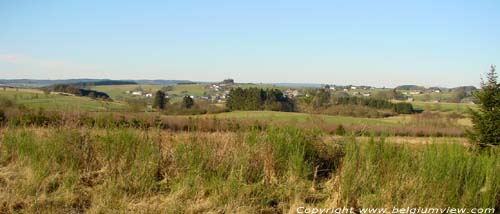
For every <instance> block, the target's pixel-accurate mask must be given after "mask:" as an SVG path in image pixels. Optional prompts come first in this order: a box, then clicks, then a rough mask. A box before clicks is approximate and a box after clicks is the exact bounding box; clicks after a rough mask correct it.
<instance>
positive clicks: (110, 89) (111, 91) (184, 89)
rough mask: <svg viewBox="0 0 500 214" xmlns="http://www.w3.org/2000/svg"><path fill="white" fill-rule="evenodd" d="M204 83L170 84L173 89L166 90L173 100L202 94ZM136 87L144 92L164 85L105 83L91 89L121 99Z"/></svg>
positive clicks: (128, 95) (158, 88)
mask: <svg viewBox="0 0 500 214" xmlns="http://www.w3.org/2000/svg"><path fill="white" fill-rule="evenodd" d="M206 86H207V85H206V84H181V85H172V87H173V90H172V91H168V92H167V94H168V95H169V96H171V97H173V98H174V101H177V100H179V99H180V98H179V97H183V96H188V95H189V96H190V95H193V96H202V95H203V93H204V92H205V87H206ZM138 87H140V88H142V89H143V90H144V91H145V92H150V93H153V94H154V93H155V92H156V91H158V90H160V89H161V88H163V87H164V85H105V86H94V87H92V89H93V90H96V91H102V92H104V93H107V94H108V95H109V96H110V97H111V98H112V99H116V100H122V99H124V98H127V97H133V96H134V95H131V94H127V93H125V92H126V91H134V90H135V89H137V88H138Z"/></svg>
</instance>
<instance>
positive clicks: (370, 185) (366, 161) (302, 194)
mask: <svg viewBox="0 0 500 214" xmlns="http://www.w3.org/2000/svg"><path fill="white" fill-rule="evenodd" d="M135 87H137V85H134V86H132V85H125V86H113V87H110V86H98V87H95V89H96V90H101V91H104V92H106V93H109V94H110V95H111V96H112V98H113V99H114V100H115V101H112V102H103V101H98V100H92V99H90V98H86V97H76V96H67V95H61V94H44V93H42V91H39V90H32V89H19V90H14V89H7V90H5V91H2V90H0V96H1V97H2V99H1V100H0V101H1V102H0V109H1V110H2V112H3V114H2V115H0V213H295V211H296V209H297V208H298V207H344V206H345V207H353V208H355V209H361V208H367V207H385V208H389V209H390V208H392V207H441V208H445V207H466V208H472V207H481V208H496V209H497V210H498V209H500V177H498V175H497V174H498V172H499V171H500V150H499V149H498V148H495V147H492V148H487V149H483V150H479V149H477V148H476V147H475V146H473V145H471V144H470V143H469V142H468V140H467V138H465V132H466V130H467V129H469V128H470V127H471V122H470V119H469V118H468V117H466V116H464V113H465V112H461V111H459V109H458V108H455V107H456V106H457V105H462V104H444V103H439V104H441V105H442V106H441V107H440V108H439V109H429V108H428V106H426V103H422V106H419V104H417V103H419V102H414V103H415V104H417V105H416V107H417V108H426V109H425V110H424V111H423V112H422V113H419V114H409V115H398V116H392V117H385V118H363V117H348V116H332V115H321V114H308V113H297V112H275V111H232V112H223V113H215V114H203V115H165V114H160V113H159V112H148V113H144V112H129V111H128V108H127V104H126V102H122V101H120V100H118V99H117V96H122V94H123V91H126V90H133V89H134V88H135ZM141 87H142V88H143V89H145V90H148V86H141ZM157 87H158V86H157ZM200 87H201V85H179V87H175V88H174V90H173V91H175V92H176V93H177V92H178V93H186V92H185V91H189V92H188V93H194V92H193V91H196V90H199V91H198V93H203V90H204V89H203V88H200ZM106 90H107V91H106ZM150 90H154V89H153V88H151V89H150ZM6 100H12V103H9V102H7V101H6ZM103 103H104V104H106V105H109V106H110V107H107V108H106V107H103V106H102V105H103ZM433 104H434V103H433ZM463 107H464V108H467V107H468V106H467V105H465V104H464V105H463ZM24 108H26V109H24ZM38 108H43V109H44V110H38ZM447 109H449V110H447Z"/></svg>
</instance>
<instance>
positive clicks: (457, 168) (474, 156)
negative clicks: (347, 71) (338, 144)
mask: <svg viewBox="0 0 500 214" xmlns="http://www.w3.org/2000/svg"><path fill="white" fill-rule="evenodd" d="M342 166H343V167H342V173H341V181H342V182H341V183H342V185H341V189H342V203H343V204H345V205H349V206H363V207H384V206H385V207H392V206H397V207H398V206H399V207H406V206H409V207H418V206H421V207H448V206H450V207H495V206H499V201H498V200H499V199H500V177H499V176H498V172H500V153H499V152H498V151H493V150H491V151H483V152H480V151H472V150H470V149H469V148H465V147H463V146H462V145H459V144H429V145H425V146H408V145H400V144H391V143H386V142H384V140H379V141H376V140H373V139H372V140H370V142H368V143H365V144H360V143H356V142H352V143H348V144H347V146H346V156H345V158H344V160H343V165H342Z"/></svg>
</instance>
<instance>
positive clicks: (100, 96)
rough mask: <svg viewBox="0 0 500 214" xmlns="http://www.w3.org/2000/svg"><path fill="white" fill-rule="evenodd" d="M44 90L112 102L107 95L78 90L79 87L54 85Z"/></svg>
mask: <svg viewBox="0 0 500 214" xmlns="http://www.w3.org/2000/svg"><path fill="white" fill-rule="evenodd" d="M45 90H52V91H56V92H63V93H68V94H73V95H76V96H83V97H90V98H92V99H101V100H106V101H112V100H111V97H109V95H108V94H106V93H104V92H99V91H95V90H89V89H83V88H80V86H78V85H74V84H56V85H52V86H50V87H48V88H45Z"/></svg>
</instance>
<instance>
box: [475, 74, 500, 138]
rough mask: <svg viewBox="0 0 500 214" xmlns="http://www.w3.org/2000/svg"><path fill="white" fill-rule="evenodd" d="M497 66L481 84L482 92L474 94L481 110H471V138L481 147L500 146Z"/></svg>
mask: <svg viewBox="0 0 500 214" xmlns="http://www.w3.org/2000/svg"><path fill="white" fill-rule="evenodd" d="M497 79H498V76H497V73H496V71H495V66H491V70H490V72H489V73H488V74H487V82H484V81H482V82H481V88H482V90H480V91H478V92H477V93H475V94H474V96H475V98H476V102H477V104H478V106H479V110H477V111H476V110H471V115H472V122H473V124H474V126H473V130H472V131H471V132H470V138H471V139H472V140H473V141H474V142H477V143H478V144H479V145H481V146H484V145H500V84H499V83H498V82H497Z"/></svg>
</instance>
